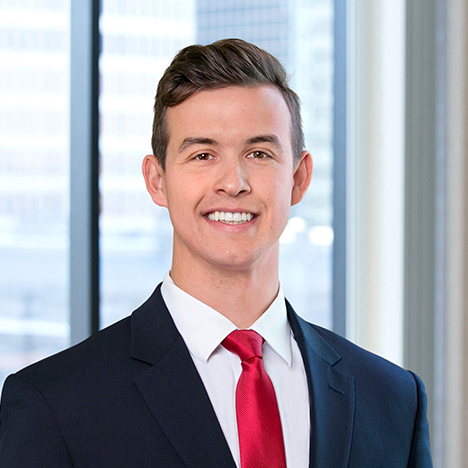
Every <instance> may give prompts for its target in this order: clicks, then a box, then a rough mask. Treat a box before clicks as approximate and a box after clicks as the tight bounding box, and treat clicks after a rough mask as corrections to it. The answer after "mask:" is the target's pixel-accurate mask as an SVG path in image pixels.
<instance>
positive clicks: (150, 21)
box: [99, 0, 196, 326]
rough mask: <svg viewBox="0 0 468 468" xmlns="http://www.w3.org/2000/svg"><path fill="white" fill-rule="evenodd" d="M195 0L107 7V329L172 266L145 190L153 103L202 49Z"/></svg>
mask: <svg viewBox="0 0 468 468" xmlns="http://www.w3.org/2000/svg"><path fill="white" fill-rule="evenodd" d="M195 23H196V15H195V1H194V0H190V1H188V0H183V1H182V0H179V1H174V0H156V1H155V0H140V1H138V2H124V1H118V0H104V1H103V10H102V15H101V21H100V29H101V34H102V38H103V51H102V54H101V59H100V73H101V96H100V103H99V107H100V115H101V125H102V126H101V137H100V153H101V178H100V191H101V218H100V231H101V278H102V281H101V298H102V299H101V326H106V325H108V324H110V323H112V322H114V321H115V320H117V319H119V318H121V317H123V316H126V315H128V314H129V313H130V312H131V311H132V310H133V309H134V308H135V307H138V306H139V305H140V304H141V303H142V302H143V301H144V300H145V299H146V298H147V297H148V296H149V294H150V293H151V292H152V291H153V289H154V288H155V286H156V285H157V284H158V283H159V282H160V281H161V280H162V278H163V276H164V274H165V273H166V271H167V270H168V269H169V268H170V265H171V243H172V227H171V224H170V222H169V217H168V215H167V212H166V210H165V209H163V208H159V207H157V206H156V205H155V204H154V203H153V202H152V201H151V199H150V197H149V195H148V193H147V192H146V189H145V184H144V180H143V176H142V174H141V163H142V160H143V157H144V156H145V155H146V154H151V152H152V151H151V127H152V120H153V108H152V106H153V101H154V95H155V92H156V86H157V84H158V81H159V78H160V77H161V75H162V73H163V72H164V70H165V69H166V68H167V66H168V65H169V63H170V61H171V60H172V58H173V56H174V55H175V53H176V52H177V51H178V50H180V49H181V48H183V47H185V46H186V45H188V44H192V43H193V42H194V41H195Z"/></svg>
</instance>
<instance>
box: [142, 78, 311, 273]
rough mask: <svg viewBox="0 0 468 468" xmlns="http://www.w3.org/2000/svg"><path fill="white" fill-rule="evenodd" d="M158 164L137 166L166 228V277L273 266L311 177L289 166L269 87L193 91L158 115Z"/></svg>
mask: <svg viewBox="0 0 468 468" xmlns="http://www.w3.org/2000/svg"><path fill="white" fill-rule="evenodd" d="M166 118H167V128H168V134H169V143H168V147H167V156H166V167H165V170H162V168H161V167H160V165H159V164H158V162H157V160H156V158H155V157H154V156H147V157H146V158H145V161H144V163H143V172H144V175H145V181H146V185H147V188H148V191H149V192H150V194H151V196H152V198H153V200H154V202H155V203H157V204H158V205H160V206H166V207H167V208H168V210H169V214H170V217H171V221H172V224H173V226H174V252H173V265H172V270H173V271H174V270H180V271H182V270H183V271H185V272H186V274H190V272H200V269H202V270H205V271H207V269H208V270H209V269H211V270H212V269H213V268H214V269H216V270H218V271H220V270H226V269H227V270H231V271H232V270H243V269H252V268H255V266H257V265H261V266H262V267H264V268H273V267H274V268H277V264H278V245H279V237H280V235H281V233H282V232H283V229H284V228H285V226H286V223H287V221H288V216H289V210H290V207H291V205H292V204H295V203H298V202H299V201H300V200H301V198H302V196H303V195H304V193H305V191H306V189H307V187H308V185H309V182H310V175H311V171H312V163H311V159H310V155H309V154H308V153H307V152H303V154H302V158H301V160H300V161H299V162H298V163H296V164H294V163H293V154H292V145H291V117H290V113H289V110H288V107H287V105H286V103H285V101H284V98H283V97H282V95H281V93H280V91H278V90H277V89H276V88H275V87H272V86H261V87H255V88H251V87H237V86H235V87H228V88H222V89H216V90H212V91H199V92H198V93H196V94H194V95H192V96H191V97H189V98H188V99H186V100H185V101H183V102H182V103H181V104H178V105H177V106H174V107H170V108H169V109H168V110H167V115H166Z"/></svg>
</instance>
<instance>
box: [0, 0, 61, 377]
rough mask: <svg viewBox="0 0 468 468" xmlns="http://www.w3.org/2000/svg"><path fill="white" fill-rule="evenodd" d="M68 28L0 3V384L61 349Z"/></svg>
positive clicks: (35, 6)
mask: <svg viewBox="0 0 468 468" xmlns="http://www.w3.org/2000/svg"><path fill="white" fill-rule="evenodd" d="M69 23H70V21H69V0H48V1H46V0H43V1H27V0H1V1H0V64H1V65H0V66H1V73H0V101H1V102H2V105H1V107H0V258H1V268H0V385H2V384H3V381H4V379H5V377H6V376H7V375H8V374H9V373H11V372H13V371H16V370H18V369H19V368H21V367H24V366H25V365H27V364H29V363H31V362H33V361H36V360H38V359H40V358H42V357H45V356H47V355H49V354H52V353H54V352H56V351H59V350H60V349H62V348H64V347H66V346H67V345H68V343H69V325H68V293H67V289H68V240H67V236H68V208H69V203H68V200H69V199H68V183H69V177H68V161H69V158H68V146H69V129H68V127H69V125H68V122H69V119H68V114H69Z"/></svg>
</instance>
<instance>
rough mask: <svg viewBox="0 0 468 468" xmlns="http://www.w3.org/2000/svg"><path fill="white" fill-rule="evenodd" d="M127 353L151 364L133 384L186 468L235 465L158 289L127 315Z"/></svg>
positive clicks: (229, 466) (228, 466)
mask: <svg viewBox="0 0 468 468" xmlns="http://www.w3.org/2000/svg"><path fill="white" fill-rule="evenodd" d="M132 357H133V358H135V359H139V360H141V361H145V362H147V363H149V364H152V367H150V368H149V369H148V370H147V371H146V372H144V373H142V374H140V375H138V376H137V377H136V378H135V383H136V385H137V387H138V389H139V390H140V392H141V394H142V396H143V398H144V399H145V401H146V403H147V405H148V407H149V409H150V410H151V412H152V413H153V415H154V417H155V418H156V420H157V422H158V424H159V425H160V427H161V428H162V430H163V431H164V433H165V434H166V436H167V438H168V439H169V440H170V441H171V443H172V445H173V447H174V448H175V450H176V451H177V452H178V454H179V456H180V457H181V458H182V460H183V461H184V462H185V464H186V465H187V467H191V468H206V467H207V466H223V467H226V468H235V463H234V460H233V458H232V455H231V451H230V449H229V447H228V445H227V442H226V439H225V438H224V435H223V432H222V430H221V427H220V425H219V422H218V419H217V418H216V414H215V412H214V410H213V407H212V405H211V402H210V400H209V397H208V395H207V393H206V390H205V387H204V386H203V383H202V381H201V379H200V376H199V374H198V372H197V370H196V367H195V365H194V363H193V361H192V358H191V356H190V353H189V351H188V349H187V347H186V345H185V343H184V341H183V339H182V337H181V336H180V334H179V332H178V331H177V329H176V327H175V325H174V323H173V321H172V318H171V316H170V314H169V312H168V310H167V308H166V306H165V304H164V301H163V299H162V296H161V292H160V287H158V288H157V289H156V291H155V292H154V294H153V295H152V296H151V297H150V299H149V300H148V301H147V302H146V303H145V304H143V305H142V306H141V307H140V308H139V309H138V310H137V311H135V312H134V314H133V315H132Z"/></svg>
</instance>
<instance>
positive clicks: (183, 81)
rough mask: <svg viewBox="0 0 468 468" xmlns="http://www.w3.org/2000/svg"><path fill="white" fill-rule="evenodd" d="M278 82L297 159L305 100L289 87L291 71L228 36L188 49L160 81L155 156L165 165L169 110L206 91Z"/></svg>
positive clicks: (155, 105)
mask: <svg viewBox="0 0 468 468" xmlns="http://www.w3.org/2000/svg"><path fill="white" fill-rule="evenodd" d="M264 85H273V86H276V88H278V89H279V91H280V92H281V94H282V95H283V97H284V100H285V101H286V104H287V106H288V108H289V111H290V113H291V127H292V128H291V139H292V148H293V155H294V160H295V161H297V160H299V158H300V155H301V152H302V150H303V149H304V133H303V130H302V121H301V110H300V102H299V97H298V96H297V94H296V93H295V92H294V91H293V90H292V89H290V88H289V86H288V78H287V75H286V71H285V69H284V67H283V65H281V63H280V62H279V60H278V59H276V58H275V57H273V56H272V55H271V54H269V53H268V52H266V51H264V50H263V49H260V48H259V47H257V46H255V45H253V44H250V43H248V42H245V41H243V40H241V39H223V40H220V41H217V42H213V44H210V45H206V46H201V45H191V46H188V47H185V48H184V49H182V50H181V51H180V52H179V53H178V54H177V55H176V56H175V57H174V60H173V61H172V63H171V64H170V65H169V67H168V68H167V70H166V71H165V72H164V75H163V77H162V78H161V80H160V81H159V84H158V89H157V92H156V98H155V103H154V120H153V135H152V138H151V146H152V148H153V154H154V155H155V156H156V157H157V158H158V160H159V162H160V164H161V166H162V168H163V169H164V168H165V163H166V150H167V145H168V142H169V135H168V130H167V124H166V118H165V116H166V110H167V108H168V107H172V106H176V105H177V104H180V103H181V102H183V101H184V100H185V99H187V98H188V97H190V96H191V95H192V94H194V93H196V92H197V91H200V90H210V89H219V88H225V87H228V86H248V87H255V86H264Z"/></svg>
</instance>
